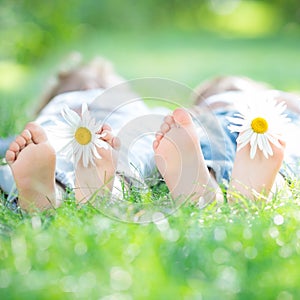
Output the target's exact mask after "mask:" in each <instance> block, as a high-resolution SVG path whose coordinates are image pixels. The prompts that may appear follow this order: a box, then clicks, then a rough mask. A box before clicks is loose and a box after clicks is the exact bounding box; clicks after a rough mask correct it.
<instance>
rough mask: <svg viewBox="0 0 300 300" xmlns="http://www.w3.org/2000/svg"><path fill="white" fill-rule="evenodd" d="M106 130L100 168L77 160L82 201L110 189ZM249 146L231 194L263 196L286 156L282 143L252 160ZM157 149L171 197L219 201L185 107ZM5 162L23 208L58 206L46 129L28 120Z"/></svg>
mask: <svg viewBox="0 0 300 300" xmlns="http://www.w3.org/2000/svg"><path fill="white" fill-rule="evenodd" d="M103 132H106V135H105V136H104V137H103V138H102V139H103V140H104V141H105V142H107V144H108V145H109V147H108V149H104V148H99V149H98V151H99V154H100V156H101V157H102V159H99V160H96V168H95V167H91V168H84V167H83V166H82V165H80V164H79V166H78V167H77V169H76V170H75V173H76V184H77V189H76V198H77V200H78V201H82V200H83V199H84V200H87V199H88V198H89V197H90V196H91V195H92V194H94V193H95V192H96V191H100V192H101V190H102V191H111V189H112V186H113V182H114V176H115V171H116V165H117V148H118V147H119V145H118V142H117V139H116V138H115V137H114V136H113V135H112V131H111V128H110V127H108V126H103V128H102V129H101V130H100V132H99V133H103ZM249 147H250V146H249ZM249 147H244V148H243V149H242V150H241V151H239V152H238V153H237V154H236V158H235V162H234V167H233V172H232V180H231V184H230V188H229V192H230V191H235V190H236V191H237V192H240V193H241V194H243V195H245V196H246V197H249V198H255V196H254V194H253V191H255V192H257V193H264V194H265V195H267V194H268V193H269V192H270V190H271V188H272V186H273V183H274V181H275V177H276V175H277V173H278V170H279V168H280V166H281V163H282V160H283V154H284V147H283V148H281V149H278V148H275V147H274V149H273V150H274V155H273V156H272V157H271V158H269V159H265V158H264V156H263V154H262V153H258V155H256V157H255V158H254V159H250V155H249V152H250V148H249ZM153 149H154V153H155V160H156V165H157V168H158V170H159V172H160V173H161V175H162V176H163V178H164V180H165V182H166V184H167V186H168V188H169V190H170V193H171V195H172V197H173V199H175V200H176V201H179V203H182V202H183V201H184V200H186V199H188V198H189V199H190V200H191V201H193V202H196V203H198V202H199V203H200V205H202V204H205V203H209V202H211V201H213V200H215V199H216V197H217V195H218V193H220V190H219V187H218V184H217V183H216V181H215V179H214V178H213V176H212V175H211V174H210V173H209V171H208V169H207V167H206V164H205V161H204V158H203V154H202V151H201V147H200V144H199V139H198V136H197V133H196V128H195V125H194V123H193V121H192V118H191V116H190V115H189V113H188V112H187V111H186V110H184V109H176V110H175V111H174V112H173V114H172V115H170V116H167V117H165V119H164V122H163V124H162V125H161V128H160V131H159V132H157V134H156V138H155V141H154V142H153ZM6 160H7V162H8V164H9V165H10V167H11V169H12V172H13V175H14V179H15V182H16V186H17V189H18V192H19V205H20V207H21V208H23V209H25V210H28V211H30V210H32V209H33V208H38V209H46V208H48V207H51V206H57V205H58V203H59V201H58V200H59V199H57V197H56V192H55V161H56V156H55V151H54V149H53V148H52V146H51V145H50V144H49V141H48V139H47V136H46V134H45V132H44V130H43V128H41V127H40V126H39V125H37V124H35V123H29V124H28V125H27V126H26V128H25V130H24V131H23V132H22V133H21V134H20V135H19V136H18V137H17V138H16V139H15V141H14V142H12V144H11V145H10V148H9V150H8V151H7V153H6ZM84 187H86V189H85V188H84ZM231 199H232V198H231Z"/></svg>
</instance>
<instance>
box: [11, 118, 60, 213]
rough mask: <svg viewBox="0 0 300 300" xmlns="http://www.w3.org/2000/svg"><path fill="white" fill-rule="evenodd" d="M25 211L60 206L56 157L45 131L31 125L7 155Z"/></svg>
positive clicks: (17, 138)
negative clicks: (56, 191) (56, 176)
mask: <svg viewBox="0 0 300 300" xmlns="http://www.w3.org/2000/svg"><path fill="white" fill-rule="evenodd" d="M6 161H7V163H8V164H9V166H10V168H11V170H12V173H13V176H14V179H15V182H16V186H17V189H18V192H19V205H20V207H21V208H22V209H24V210H28V211H29V210H32V209H34V208H38V209H45V208H49V207H51V206H56V196H55V162H56V155H55V151H54V149H53V148H52V146H51V145H50V144H49V142H48V139H47V136H46V133H45V132H44V130H43V128H42V127H40V126H39V125H37V124H35V123H29V124H27V126H26V127H25V130H24V131H23V132H22V133H21V134H20V135H19V136H17V137H16V139H15V141H14V142H12V143H11V145H10V147H9V149H8V150H7V152H6Z"/></svg>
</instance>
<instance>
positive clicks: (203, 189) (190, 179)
mask: <svg viewBox="0 0 300 300" xmlns="http://www.w3.org/2000/svg"><path fill="white" fill-rule="evenodd" d="M153 148H154V152H155V161H156V165H157V168H158V170H159V172H160V173H161V175H162V176H163V178H164V180H165V182H166V184H167V186H168V188H169V190H170V193H171V195H172V197H173V199H175V200H179V201H180V202H181V201H183V200H186V199H187V198H188V197H191V200H192V201H195V202H197V201H200V202H204V203H202V204H205V203H209V202H211V201H212V200H214V199H215V195H216V189H217V188H218V185H217V183H216V182H215V181H214V179H212V178H211V176H210V173H209V171H208V169H207V166H206V164H205V161H204V158H203V154H202V151H201V148H200V143H199V139H198V136H197V132H196V128H195V125H194V123H193V121H192V118H191V116H190V115H189V113H188V112H187V111H185V110H184V109H181V108H178V109H176V110H175V111H174V112H173V115H171V116H167V117H166V118H165V120H164V123H163V124H162V125H161V132H158V133H157V134H156V139H155V141H154V143H153ZM201 200H202V201H201Z"/></svg>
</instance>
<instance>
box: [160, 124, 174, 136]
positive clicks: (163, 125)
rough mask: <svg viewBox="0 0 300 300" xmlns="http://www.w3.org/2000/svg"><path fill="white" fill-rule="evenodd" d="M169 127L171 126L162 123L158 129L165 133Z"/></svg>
mask: <svg viewBox="0 0 300 300" xmlns="http://www.w3.org/2000/svg"><path fill="white" fill-rule="evenodd" d="M170 129H171V126H170V125H169V124H168V123H162V124H161V126H160V130H161V132H162V133H163V134H166V133H167V132H168V131H169V130H170Z"/></svg>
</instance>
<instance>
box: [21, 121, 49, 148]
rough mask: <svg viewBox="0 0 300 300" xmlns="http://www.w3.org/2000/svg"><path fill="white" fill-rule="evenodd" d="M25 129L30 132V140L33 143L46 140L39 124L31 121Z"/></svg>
mask: <svg viewBox="0 0 300 300" xmlns="http://www.w3.org/2000/svg"><path fill="white" fill-rule="evenodd" d="M26 129H27V130H28V131H29V132H30V134H31V136H32V141H33V142H34V143H35V144H39V143H44V142H47V141H48V138H47V135H46V133H45V131H44V129H43V128H42V127H41V126H40V125H38V124H36V123H33V122H31V123H28V124H27V125H26Z"/></svg>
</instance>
